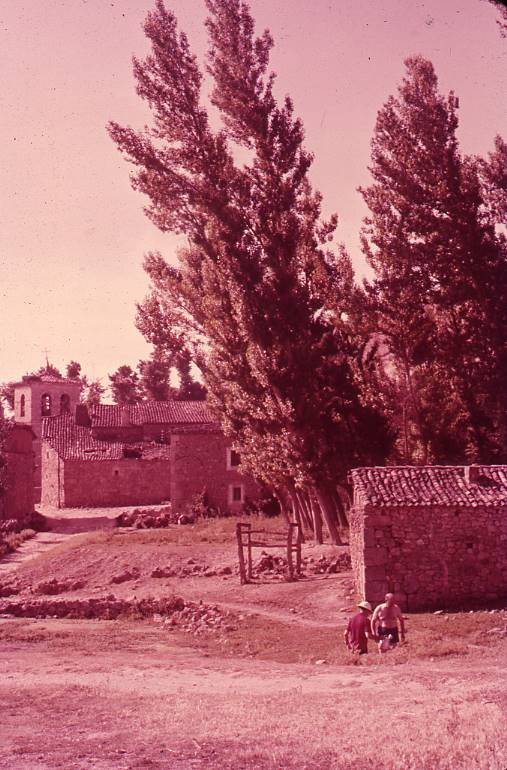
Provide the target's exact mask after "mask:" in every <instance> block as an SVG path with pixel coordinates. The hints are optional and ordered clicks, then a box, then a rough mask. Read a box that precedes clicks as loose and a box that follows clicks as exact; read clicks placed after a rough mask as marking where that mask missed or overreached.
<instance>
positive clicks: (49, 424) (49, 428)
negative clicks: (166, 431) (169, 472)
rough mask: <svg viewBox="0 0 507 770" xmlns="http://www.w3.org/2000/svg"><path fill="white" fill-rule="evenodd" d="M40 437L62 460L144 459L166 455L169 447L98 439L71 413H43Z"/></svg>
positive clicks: (166, 456) (153, 458)
mask: <svg viewBox="0 0 507 770" xmlns="http://www.w3.org/2000/svg"><path fill="white" fill-rule="evenodd" d="M42 438H43V440H44V441H47V443H48V444H49V445H50V446H51V447H52V448H53V449H54V450H55V451H56V452H58V454H59V455H60V457H61V458H62V459H63V460H122V459H123V458H124V457H139V458H140V459H143V460H155V459H163V460H168V459H169V452H170V448H169V446H168V445H164V444H154V443H153V444H152V443H150V444H145V443H141V444H122V443H119V442H113V441H99V440H97V439H96V438H94V437H93V435H92V431H91V429H90V428H86V427H83V426H81V425H76V424H75V423H74V420H73V418H72V417H71V416H70V415H67V414H66V415H60V416H59V417H46V418H45V419H44V420H43V421H42Z"/></svg>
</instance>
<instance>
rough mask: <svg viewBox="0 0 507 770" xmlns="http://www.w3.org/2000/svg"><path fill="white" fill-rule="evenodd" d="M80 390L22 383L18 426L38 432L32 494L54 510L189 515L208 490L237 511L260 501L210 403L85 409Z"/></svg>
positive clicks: (49, 381)
mask: <svg viewBox="0 0 507 770" xmlns="http://www.w3.org/2000/svg"><path fill="white" fill-rule="evenodd" d="M80 394H81V385H80V383H79V382H77V381H75V380H68V379H64V378H57V377H53V376H49V375H33V376H27V377H24V378H23V380H22V381H21V382H19V383H17V384H16V386H15V400H14V409H15V415H14V417H15V421H16V423H18V424H23V425H27V426H30V427H31V429H32V430H33V433H34V434H35V439H34V452H35V496H36V500H37V501H38V500H40V501H41V502H42V504H43V505H44V506H49V507H55V508H70V507H101V506H115V505H118V506H120V505H121V506H127V505H149V504H157V503H162V502H168V501H170V502H171V504H172V505H173V507H174V508H175V510H182V509H183V508H184V506H185V505H187V504H188V503H189V502H190V501H191V499H192V498H193V497H194V496H195V495H196V494H198V493H200V492H202V491H205V492H206V494H207V498H208V501H209V503H210V505H213V506H215V507H217V508H220V509H221V510H223V511H231V512H236V511H237V512H239V511H240V510H241V509H242V508H243V506H244V504H245V503H246V501H247V500H254V499H256V498H257V497H258V494H259V489H258V486H257V484H256V483H255V481H254V480H253V479H252V478H251V477H249V476H247V475H244V474H242V473H241V472H240V463H241V459H240V455H239V453H238V452H237V451H236V450H235V448H234V447H233V446H232V445H231V443H230V441H228V440H227V439H226V437H225V436H224V434H223V433H222V430H221V428H220V425H219V424H218V422H217V421H216V420H215V418H214V416H213V415H212V414H211V412H210V411H209V409H208V407H207V405H206V402H204V401H162V402H161V401H147V402H141V403H139V404H133V405H113V404H99V405H97V406H95V407H92V408H91V409H90V410H88V408H87V407H86V405H84V404H81V403H80V400H79V399H80Z"/></svg>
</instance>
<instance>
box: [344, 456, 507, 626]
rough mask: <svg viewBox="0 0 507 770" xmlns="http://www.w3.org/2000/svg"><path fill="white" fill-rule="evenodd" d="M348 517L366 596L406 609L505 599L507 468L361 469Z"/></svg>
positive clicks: (357, 579)
mask: <svg viewBox="0 0 507 770" xmlns="http://www.w3.org/2000/svg"><path fill="white" fill-rule="evenodd" d="M351 481H352V484H353V488H354V498H353V506H352V509H351V511H350V512H349V523H350V545H351V557H352V567H353V571H354V577H355V582H356V588H357V591H358V593H359V594H360V595H361V596H364V597H365V598H366V599H368V600H369V601H372V602H380V601H382V600H383V597H384V595H385V593H386V592H387V591H390V592H392V593H394V594H395V596H396V598H397V601H398V602H399V603H400V605H401V606H402V607H403V608H404V609H405V610H410V611H412V610H418V609H427V608H437V607H451V606H461V605H468V604H480V603H481V602H489V601H494V600H497V599H503V598H505V597H507V466H469V467H465V468H463V467H454V466H452V467H438V466H423V467H391V468H357V469H355V470H353V471H352V472H351Z"/></svg>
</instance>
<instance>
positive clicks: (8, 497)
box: [0, 425, 34, 521]
mask: <svg viewBox="0 0 507 770" xmlns="http://www.w3.org/2000/svg"><path fill="white" fill-rule="evenodd" d="M33 440H34V434H33V431H32V429H31V428H30V427H29V426H26V425H12V427H11V428H10V429H9V431H8V433H7V436H6V439H5V459H6V479H5V492H4V493H3V494H2V495H0V521H1V520H6V519H17V520H18V521H23V520H24V519H26V518H27V517H28V516H29V515H30V514H31V513H33V511H34V453H33V448H32V442H33Z"/></svg>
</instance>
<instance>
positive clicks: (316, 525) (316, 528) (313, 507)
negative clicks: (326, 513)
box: [308, 492, 324, 545]
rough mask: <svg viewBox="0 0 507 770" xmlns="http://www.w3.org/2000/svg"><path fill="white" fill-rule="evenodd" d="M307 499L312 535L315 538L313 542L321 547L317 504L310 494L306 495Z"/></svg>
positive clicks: (319, 517) (320, 524)
mask: <svg viewBox="0 0 507 770" xmlns="http://www.w3.org/2000/svg"><path fill="white" fill-rule="evenodd" d="M308 499H309V501H310V508H311V511H312V518H313V534H314V536H315V542H316V543H319V544H320V545H322V543H323V542H324V540H323V538H322V515H321V512H320V508H319V504H318V502H317V500H316V499H315V498H314V496H313V495H312V493H311V492H309V493H308Z"/></svg>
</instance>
